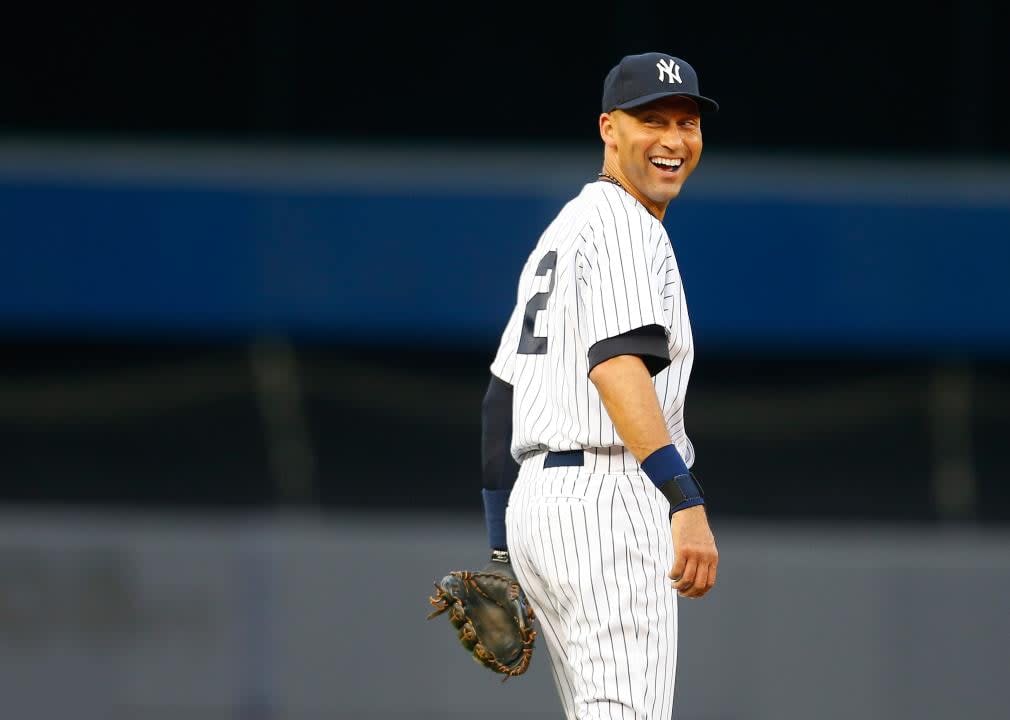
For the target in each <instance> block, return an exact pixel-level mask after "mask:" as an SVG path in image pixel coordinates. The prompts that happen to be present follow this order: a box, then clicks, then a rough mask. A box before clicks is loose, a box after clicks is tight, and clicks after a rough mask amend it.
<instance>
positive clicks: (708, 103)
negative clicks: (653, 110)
mask: <svg viewBox="0 0 1010 720" xmlns="http://www.w3.org/2000/svg"><path fill="white" fill-rule="evenodd" d="M674 96H678V97H687V98H691V99H692V100H694V101H695V102H696V103H698V109H699V110H701V111H702V112H719V103H717V102H716V101H715V100H713V99H712V98H707V97H705V96H704V95H694V94H692V93H683V92H659V93H652V94H651V95H643V96H642V97H639V98H635V99H634V100H629V101H628V102H625V103H621V104H620V105H618V106H616V107H615V108H614V109H615V110H630V109H631V108H636V107H639V106H641V105H645V104H647V103H651V102H652V101H653V100H660V99H661V98H665V97H674Z"/></svg>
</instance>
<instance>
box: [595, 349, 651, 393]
mask: <svg viewBox="0 0 1010 720" xmlns="http://www.w3.org/2000/svg"><path fill="white" fill-rule="evenodd" d="M639 373H641V374H644V375H645V377H647V378H648V377H649V370H648V368H646V366H645V363H644V362H643V361H642V358H640V357H638V356H637V355H615V356H614V357H612V358H608V359H606V360H604V361H603V362H601V363H598V364H597V365H595V366H594V367H593V368H592V369H591V370H590V371H589V379H590V380H591V381H592V383H593V384H594V385H595V386H596V387H597V388H599V387H600V385H607V384H609V383H612V382H614V381H615V380H616V379H618V378H626V377H628V376H629V375H635V374H639Z"/></svg>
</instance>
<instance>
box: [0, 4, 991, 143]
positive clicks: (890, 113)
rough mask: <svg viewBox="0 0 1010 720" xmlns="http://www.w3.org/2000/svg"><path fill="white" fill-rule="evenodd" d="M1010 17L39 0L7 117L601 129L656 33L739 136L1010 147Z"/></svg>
mask: <svg viewBox="0 0 1010 720" xmlns="http://www.w3.org/2000/svg"><path fill="white" fill-rule="evenodd" d="M1008 26H1010V11H1008V9H1007V6H1006V5H1005V4H1004V3H997V2H993V1H991V0H990V1H986V0H969V1H965V2H935V3H926V4H922V3H919V4H908V3H893V2H867V1H859V2H846V3H810V2H787V3H775V4H772V5H768V4H762V3H687V4H675V5H671V4H669V3H660V2H639V3H606V4H604V3H562V4H546V5H545V4H543V3H532V2H518V3H485V4H481V3H466V4H460V5H453V4H448V5H428V4H393V5H388V4H385V3H351V4H348V3H337V4H323V3H309V2H282V1H281V0H261V1H260V2H255V3H247V4H238V3H236V4H230V3H228V4H217V3H212V4H204V5H200V6H196V5H192V6H188V7H186V6H181V7H180V6H176V5H173V6H172V7H171V8H170V9H168V8H165V9H158V10H155V9H152V8H150V7H148V6H144V5H135V6H133V7H132V8H130V9H126V10H117V11H116V12H111V11H103V10H101V9H99V8H96V7H95V6H92V5H81V6H73V7H69V8H64V9H62V10H61V12H60V13H50V12H48V11H47V10H46V9H45V7H44V6H37V8H35V9H33V8H30V7H24V6H22V7H20V8H19V9H18V11H17V14H16V15H15V18H14V19H13V20H11V21H8V22H5V23H4V24H3V27H2V28H0V40H2V42H0V48H2V49H0V53H2V55H0V59H2V60H3V62H0V81H2V87H3V88H4V98H3V104H4V105H3V107H4V112H3V113H2V115H0V129H2V130H6V131H8V132H29V133H35V132H46V133H52V132H58V133H67V132H71V133H74V132H80V131H86V132H90V133H103V134H108V133H128V134H143V135H151V134H158V135H163V134H170V135H175V136H203V137H208V136H210V137H227V138H242V139H256V138H263V137H274V138H278V137H283V138H288V139H293V140H299V141H300V140H305V139H309V138H328V139H335V140H339V141H354V140H359V141H367V142H371V143H378V144H380V145H384V146H388V145H391V144H396V143H399V142H402V141H405V140H407V141H409V140H417V139H441V140H452V141H468V142H472V143H475V144H477V145H478V146H479V144H480V143H481V142H486V141H488V140H491V139H494V140H503V139H509V140H516V141H547V142H555V143H556V142H562V143H579V142H591V141H593V140H594V139H595V137H596V129H595V124H596V123H595V119H596V114H597V112H598V99H599V96H600V87H601V84H602V83H601V81H602V78H603V76H604V74H605V73H606V71H607V69H609V67H611V65H613V63H614V62H615V61H616V60H617V59H618V58H619V57H620V56H621V55H623V54H625V53H631V52H643V51H646V50H653V49H656V50H665V51H668V52H671V53H673V54H675V55H679V56H681V57H684V58H686V59H688V60H689V61H690V62H691V63H693V64H694V65H695V66H696V68H697V69H698V70H699V71H700V76H701V82H702V89H703V91H705V92H707V93H709V94H711V95H712V96H714V97H716V98H717V99H718V100H719V101H720V102H721V103H722V105H723V109H724V112H723V113H722V114H721V115H720V116H717V117H713V118H710V119H708V120H707V124H708V125H709V126H710V130H709V132H710V136H711V138H712V141H713V142H715V143H718V145H720V146H722V147H730V148H746V149H751V148H766V149H767V148H783V149H793V150H821V151H830V152H863V153H881V152H884V153H894V152H926V153H938V154H939V155H940V156H941V157H948V156H950V155H951V154H957V155H962V154H965V153H968V154H972V155H976V156H986V157H989V156H991V154H993V153H997V154H1001V155H1003V156H1006V155H1007V154H1008V153H1010V100H1008V98H1010V94H1008V93H1007V92H1006V90H1005V88H1006V80H1005V79H1006V77H1007V76H1010V52H1008V50H1007V46H1006V43H1005V42H1004V36H1005V33H1006V29H1007V27H1008Z"/></svg>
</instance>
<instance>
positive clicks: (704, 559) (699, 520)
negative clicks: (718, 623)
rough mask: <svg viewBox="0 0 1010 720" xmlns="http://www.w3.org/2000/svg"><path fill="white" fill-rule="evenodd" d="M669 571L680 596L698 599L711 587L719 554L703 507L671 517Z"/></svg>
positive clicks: (695, 507) (697, 506)
mask: <svg viewBox="0 0 1010 720" xmlns="http://www.w3.org/2000/svg"><path fill="white" fill-rule="evenodd" d="M670 531H671V533H672V534H673V553H674V555H673V568H672V569H671V570H670V579H671V580H672V581H673V587H674V588H675V589H676V590H677V594H678V595H680V596H681V597H687V598H700V597H701V596H702V595H704V594H705V593H707V592H708V591H709V590H711V589H712V586H713V585H715V571H716V567H717V566H718V565H719V551H718V550H716V549H715V537H713V535H712V530H711V529H709V527H708V516H707V515H706V514H705V506H704V505H695V506H694V507H689V508H687V509H685V510H681V511H680V512H676V513H674V514H673V517H672V518H671V519H670Z"/></svg>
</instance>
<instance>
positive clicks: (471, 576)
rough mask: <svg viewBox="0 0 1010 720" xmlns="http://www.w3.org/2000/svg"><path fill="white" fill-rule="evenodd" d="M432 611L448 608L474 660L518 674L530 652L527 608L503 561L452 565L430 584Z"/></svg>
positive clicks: (529, 612)
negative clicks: (432, 587)
mask: <svg viewBox="0 0 1010 720" xmlns="http://www.w3.org/2000/svg"><path fill="white" fill-rule="evenodd" d="M428 601H429V602H430V603H431V604H432V605H434V606H435V611H434V612H432V613H431V614H430V615H428V619H429V620H430V619H431V618H433V617H436V616H437V615H441V614H442V613H444V612H446V611H448V612H449V622H451V623H452V624H453V626H454V627H455V628H456V629H457V630H458V632H459V639H460V642H462V643H463V647H465V648H466V649H467V650H469V651H470V652H471V653H472V655H473V658H474V660H476V661H477V662H478V663H480V664H481V665H484V666H485V667H487V668H490V669H491V670H493V671H495V672H499V673H502V674H504V675H505V677H504V678H502V682H504V681H505V680H508V679H509V678H510V677H512V676H513V675H522V674H523V673H524V672H526V669H527V668H528V667H529V665H530V659H531V658H532V656H533V640H534V639H535V638H536V636H537V633H536V630H534V629H533V620H534V616H533V608H531V607H530V605H529V602H528V601H527V600H526V594H525V593H524V592H523V590H522V588H521V587H520V586H519V581H518V580H516V578H515V575H514V574H513V572H512V567H511V565H509V564H508V563H502V562H498V561H493V562H491V563H490V564H489V565H488V566H487V567H486V568H484V569H483V570H480V571H477V572H470V571H468V570H456V571H454V572H451V573H449V574H448V575H446V576H445V577H444V578H442V581H441V582H439V583H435V595H434V596H433V597H430V598H428Z"/></svg>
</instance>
